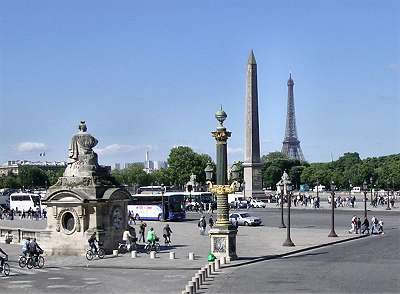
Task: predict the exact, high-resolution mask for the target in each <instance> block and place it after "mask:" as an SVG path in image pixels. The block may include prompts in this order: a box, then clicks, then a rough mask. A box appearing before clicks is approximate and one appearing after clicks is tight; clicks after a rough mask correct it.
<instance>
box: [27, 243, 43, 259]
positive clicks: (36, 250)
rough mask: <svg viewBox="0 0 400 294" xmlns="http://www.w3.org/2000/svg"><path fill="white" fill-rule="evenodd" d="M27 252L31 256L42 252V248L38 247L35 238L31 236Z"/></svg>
mask: <svg viewBox="0 0 400 294" xmlns="http://www.w3.org/2000/svg"><path fill="white" fill-rule="evenodd" d="M29 253H30V254H31V256H36V257H38V256H39V255H40V254H42V253H43V249H42V248H40V246H39V244H38V243H37V242H36V238H33V239H32V240H31V242H30V243H29Z"/></svg>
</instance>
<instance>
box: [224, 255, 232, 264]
mask: <svg viewBox="0 0 400 294" xmlns="http://www.w3.org/2000/svg"><path fill="white" fill-rule="evenodd" d="M225 263H226V264H229V263H231V258H230V257H229V256H227V257H226V258H225Z"/></svg>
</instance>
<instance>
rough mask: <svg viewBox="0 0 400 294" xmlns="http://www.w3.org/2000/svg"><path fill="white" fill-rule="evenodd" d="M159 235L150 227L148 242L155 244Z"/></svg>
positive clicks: (151, 244)
mask: <svg viewBox="0 0 400 294" xmlns="http://www.w3.org/2000/svg"><path fill="white" fill-rule="evenodd" d="M156 239H157V236H156V233H155V232H154V229H153V228H150V230H149V231H148V232H147V242H149V245H150V246H153V245H154V244H155V242H156Z"/></svg>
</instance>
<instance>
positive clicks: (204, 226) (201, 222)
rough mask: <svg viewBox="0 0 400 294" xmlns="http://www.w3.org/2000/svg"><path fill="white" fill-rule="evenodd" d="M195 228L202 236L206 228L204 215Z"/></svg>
mask: <svg viewBox="0 0 400 294" xmlns="http://www.w3.org/2000/svg"><path fill="white" fill-rule="evenodd" d="M197 226H198V227H199V230H200V235H204V233H205V231H206V226H207V222H206V218H205V217H204V215H203V216H202V217H201V218H200V220H199V223H198V224H197Z"/></svg>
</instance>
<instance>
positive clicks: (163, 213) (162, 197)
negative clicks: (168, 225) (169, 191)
mask: <svg viewBox="0 0 400 294" xmlns="http://www.w3.org/2000/svg"><path fill="white" fill-rule="evenodd" d="M164 193H165V187H164V184H161V206H162V221H165V205H164Z"/></svg>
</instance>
